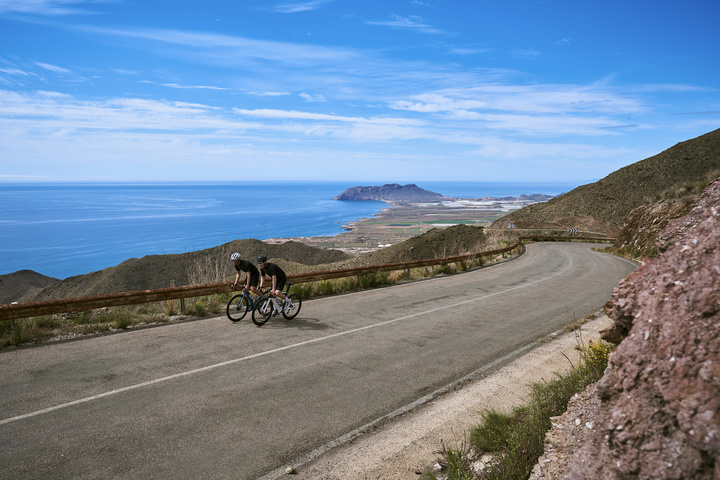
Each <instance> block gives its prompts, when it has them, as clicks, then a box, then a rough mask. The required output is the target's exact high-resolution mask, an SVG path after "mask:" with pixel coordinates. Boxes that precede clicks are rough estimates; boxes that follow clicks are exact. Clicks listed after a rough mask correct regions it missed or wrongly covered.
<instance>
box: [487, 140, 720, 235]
mask: <svg viewBox="0 0 720 480" xmlns="http://www.w3.org/2000/svg"><path fill="white" fill-rule="evenodd" d="M718 169H720V129H718V130H714V131H712V132H710V133H707V134H705V135H702V136H700V137H697V138H694V139H692V140H687V141H685V142H681V143H678V144H677V145H675V146H673V147H671V148H669V149H667V150H665V151H663V152H662V153H659V154H657V155H655V156H653V157H650V158H647V159H645V160H641V161H639V162H637V163H633V164H632V165H628V166H627V167H624V168H621V169H620V170H617V171H615V172H613V173H611V174H610V175H608V176H607V177H605V178H603V179H602V180H599V181H597V182H595V183H590V184H588V185H583V186H581V187H578V188H576V189H574V190H572V191H570V192H568V193H566V194H564V195H561V196H559V197H557V198H554V199H552V200H550V201H548V202H546V203H538V204H535V205H529V206H527V207H525V208H523V209H521V210H518V211H516V212H513V213H511V214H509V215H507V216H505V217H503V218H502V219H500V220H497V221H496V222H495V223H494V224H493V228H503V227H505V226H506V225H507V224H508V222H509V220H512V221H513V222H514V223H515V226H516V227H517V228H563V229H566V228H578V229H582V230H587V231H598V232H605V233H608V234H610V235H616V234H618V233H619V232H620V229H621V228H622V226H623V224H624V223H625V221H626V220H627V218H628V215H629V214H630V212H631V211H632V210H633V209H635V208H637V207H639V206H641V205H644V204H647V203H649V202H650V200H649V199H652V198H655V197H658V196H659V195H661V194H662V192H664V191H666V190H668V189H670V188H672V187H673V186H675V185H677V184H680V183H683V182H698V181H701V180H705V181H708V180H709V178H708V177H709V175H710V174H711V172H713V171H717V170H718Z"/></svg>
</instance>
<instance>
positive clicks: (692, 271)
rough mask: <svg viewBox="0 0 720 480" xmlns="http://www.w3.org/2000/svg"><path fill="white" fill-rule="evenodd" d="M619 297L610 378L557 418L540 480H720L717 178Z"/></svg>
mask: <svg viewBox="0 0 720 480" xmlns="http://www.w3.org/2000/svg"><path fill="white" fill-rule="evenodd" d="M658 238H659V239H661V242H665V243H664V244H663V245H660V249H661V250H664V251H662V253H660V254H659V256H658V257H657V258H655V259H652V260H649V261H648V262H647V263H646V264H645V265H643V266H642V267H640V268H639V269H638V270H636V271H635V272H633V273H632V274H631V275H629V276H628V277H627V278H625V279H624V280H623V281H622V282H621V283H620V285H618V287H616V288H615V290H614V292H613V301H612V307H611V316H612V318H613V320H614V322H615V325H614V327H613V328H612V329H611V330H609V331H607V332H605V334H604V338H606V339H608V340H612V341H615V342H617V341H619V342H620V343H619V345H618V347H617V349H616V351H615V352H614V353H613V355H612V356H611V359H610V366H609V368H608V372H607V373H606V375H605V376H604V377H603V379H602V380H601V381H600V382H599V383H598V384H597V385H595V386H594V387H592V388H591V389H589V390H588V391H586V392H584V393H583V394H582V395H581V396H579V397H578V398H577V399H575V400H574V401H572V402H571V404H570V405H569V408H568V411H567V412H566V413H565V414H564V415H563V416H562V417H559V418H556V419H555V421H554V422H553V423H554V428H553V429H552V430H551V431H550V432H549V433H548V435H547V439H546V447H545V452H546V453H545V456H544V457H543V458H541V459H540V462H539V463H538V465H537V466H536V468H535V470H534V473H533V476H532V477H531V478H532V479H533V480H540V479H550V478H552V479H557V478H562V479H567V480H570V479H572V480H577V479H588V480H589V479H593V480H595V479H607V480H620V479H623V480H625V479H653V480H664V479H668V480H669V479H688V480H703V479H707V480H711V479H715V480H717V479H720V241H719V240H718V239H720V180H718V181H715V182H714V183H712V184H711V186H710V187H709V188H708V189H707V190H706V191H705V193H704V194H703V195H702V197H701V198H700V199H699V201H698V202H697V203H696V204H695V206H694V208H692V210H691V211H690V212H689V213H688V214H687V215H685V216H683V217H681V218H678V219H675V220H672V221H670V222H668V225H667V227H666V228H665V229H664V230H663V231H662V232H660V234H659V235H658Z"/></svg>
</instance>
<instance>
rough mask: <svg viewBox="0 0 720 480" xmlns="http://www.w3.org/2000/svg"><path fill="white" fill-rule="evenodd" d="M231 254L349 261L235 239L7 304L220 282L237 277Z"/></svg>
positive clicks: (142, 261)
mask: <svg viewBox="0 0 720 480" xmlns="http://www.w3.org/2000/svg"><path fill="white" fill-rule="evenodd" d="M233 252H240V254H241V255H242V256H243V258H245V259H248V260H250V261H252V262H255V259H256V258H257V256H258V255H260V254H261V253H264V254H267V255H268V257H270V258H272V259H283V260H286V261H288V262H293V263H298V264H302V265H318V264H327V263H332V262H337V261H340V260H344V259H347V258H350V256H349V255H348V254H346V253H343V252H341V251H339V250H329V249H320V248H315V247H309V246H307V245H304V244H302V243H299V242H286V243H284V244H280V245H273V244H267V243H264V242H261V241H260V240H255V239H245V240H234V241H232V242H229V243H226V244H224V245H220V246H218V247H213V248H208V249H205V250H199V251H196V252H189V253H179V254H169V255H148V256H145V257H142V258H131V259H129V260H126V261H124V262H123V263H121V264H119V265H117V266H115V267H109V268H106V269H104V270H100V271H97V272H92V273H88V274H85V275H77V276H74V277H69V278H67V279H65V280H62V281H57V282H56V283H53V284H52V285H50V286H48V287H46V288H44V289H42V290H33V291H28V293H26V294H24V295H23V296H22V297H21V298H19V299H11V300H10V301H26V302H27V301H35V300H48V299H54V298H73V297H81V296H87V295H104V294H108V293H115V292H128V291H135V290H149V289H155V288H165V287H170V286H173V285H176V286H180V285H195V284H202V283H214V282H220V281H223V280H226V279H230V278H231V277H232V276H233V275H234V274H235V269H234V268H233V265H232V262H231V261H230V255H231V253H233Z"/></svg>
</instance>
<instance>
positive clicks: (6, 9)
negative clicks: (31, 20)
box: [0, 0, 111, 16]
mask: <svg viewBox="0 0 720 480" xmlns="http://www.w3.org/2000/svg"><path fill="white" fill-rule="evenodd" d="M107 1H111V0H0V15H2V14H5V13H20V14H27V15H48V16H61V15H79V14H83V15H84V14H91V13H93V12H92V11H91V10H88V9H87V8H85V7H81V6H80V5H87V4H93V3H100V2H107Z"/></svg>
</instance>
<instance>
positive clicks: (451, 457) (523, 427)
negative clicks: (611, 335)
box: [443, 340, 613, 480]
mask: <svg viewBox="0 0 720 480" xmlns="http://www.w3.org/2000/svg"><path fill="white" fill-rule="evenodd" d="M612 349H613V346H612V345H611V344H609V343H607V342H605V341H602V340H600V341H598V342H593V341H590V342H588V343H587V344H586V345H580V346H579V347H578V352H579V359H578V362H577V363H576V364H573V368H572V370H571V371H570V372H569V373H568V374H566V375H557V378H555V379H554V380H552V381H549V382H538V383H534V384H532V385H530V395H529V396H530V400H529V402H528V403H527V404H526V405H522V406H518V407H515V408H514V409H513V410H512V412H510V413H509V414H505V413H501V412H497V411H494V410H489V411H486V412H484V413H483V414H482V422H481V424H480V425H478V426H477V427H475V428H474V429H472V431H471V432H470V442H471V444H472V445H473V446H474V447H475V449H477V450H479V451H481V452H489V453H492V454H493V455H494V457H495V461H494V462H492V463H491V464H489V465H488V466H487V468H486V469H485V470H484V471H483V472H482V473H481V474H480V476H477V475H475V474H471V472H472V471H471V469H470V465H469V460H466V458H465V457H466V456H465V455H463V454H462V450H452V449H444V451H443V455H444V458H445V460H444V462H443V463H444V464H445V465H446V471H447V479H448V480H466V479H482V480H486V479H487V480H490V479H492V480H516V479H525V478H527V477H528V476H529V475H530V472H531V470H532V468H533V466H534V465H535V464H536V463H537V460H538V458H539V457H540V455H542V453H543V447H544V441H545V434H546V432H547V431H548V430H549V429H550V427H551V423H550V418H551V417H555V416H558V415H561V414H562V413H563V412H565V410H566V409H567V404H568V401H569V400H570V398H572V396H573V395H575V394H576V393H578V392H581V391H583V390H584V389H585V388H586V387H587V386H588V385H590V384H591V383H594V382H597V381H598V380H599V379H600V378H601V377H602V375H603V372H604V371H605V368H607V364H608V359H609V356H610V353H611V352H612ZM473 475H475V476H473Z"/></svg>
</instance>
